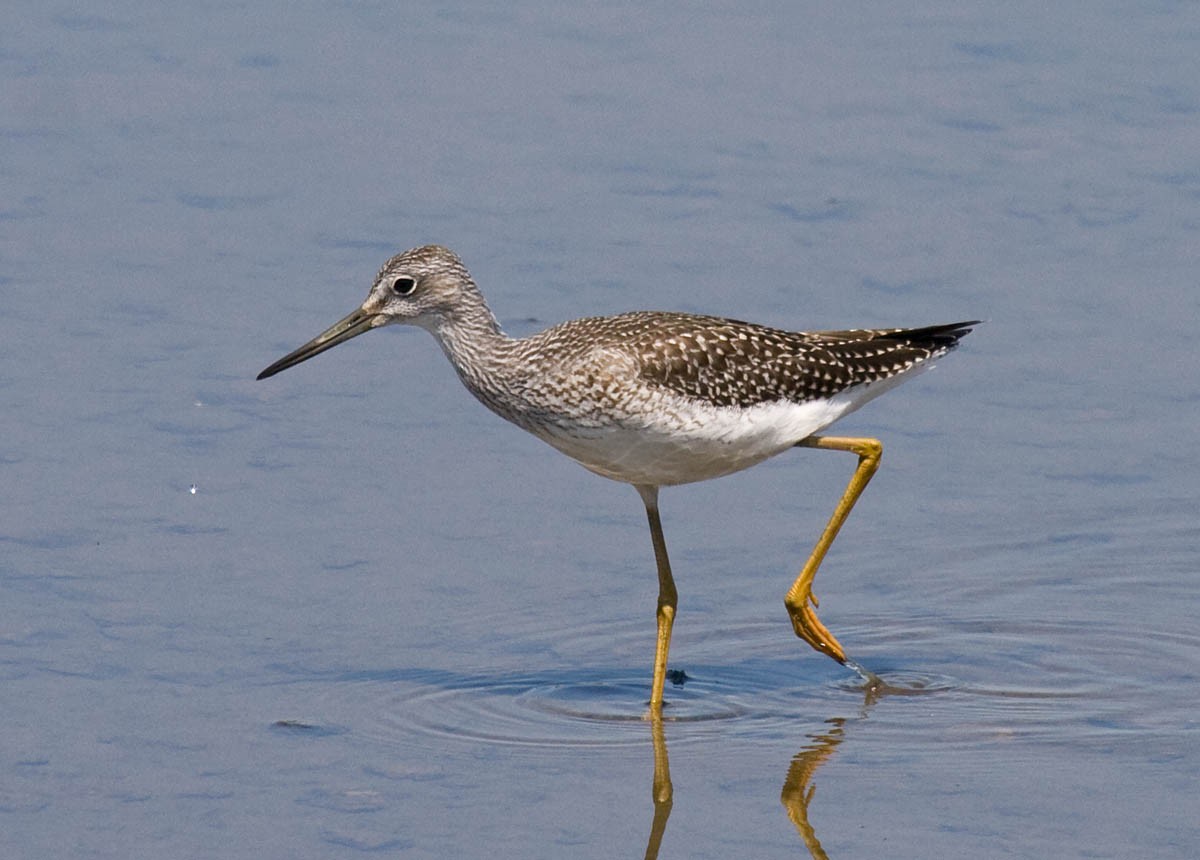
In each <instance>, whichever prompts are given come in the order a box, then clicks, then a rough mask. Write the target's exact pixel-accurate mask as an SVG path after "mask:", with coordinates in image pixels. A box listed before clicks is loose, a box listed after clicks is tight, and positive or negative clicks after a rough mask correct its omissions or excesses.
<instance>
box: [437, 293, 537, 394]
mask: <svg viewBox="0 0 1200 860" xmlns="http://www.w3.org/2000/svg"><path fill="white" fill-rule="evenodd" d="M430 330H431V332H432V333H433V336H434V337H436V338H437V341H438V343H439V344H440V345H441V347H442V351H443V352H444V353H445V354H446V357H447V358H448V359H450V363H451V364H453V365H454V369H455V370H456V371H457V372H458V375H459V377H460V378H461V379H462V381H463V383H465V384H466V386H467V387H468V388H470V389H471V391H472V392H473V393H475V394H476V395H478V394H479V392H480V391H481V390H485V389H487V388H490V387H492V385H493V384H494V382H495V379H496V378H497V377H498V376H502V375H503V373H504V368H505V367H506V365H507V364H508V362H507V361H506V359H507V357H508V355H509V352H510V350H511V347H512V345H513V344H514V343H516V341H514V340H513V339H512V338H511V337H509V336H508V335H506V334H505V333H504V332H503V330H501V328H500V323H498V322H497V321H496V317H495V315H494V314H493V313H492V311H491V309H490V308H489V307H488V306H487V302H486V301H484V298H483V295H482V294H481V293H480V292H479V291H478V290H477V289H472V290H470V291H468V293H467V294H466V295H464V296H463V299H462V301H460V302H459V304H457V305H456V306H455V307H454V309H453V311H451V312H450V313H448V314H446V315H445V316H443V317H441V318H440V319H439V320H438V321H437V322H436V323H435V324H434V325H433V326H431V327H430Z"/></svg>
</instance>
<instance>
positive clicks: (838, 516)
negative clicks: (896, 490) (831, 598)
mask: <svg viewBox="0 0 1200 860" xmlns="http://www.w3.org/2000/svg"><path fill="white" fill-rule="evenodd" d="M796 445H797V446H804V447H806V448H824V449H826V450H829V451H849V452H851V453H853V454H857V455H858V468H857V469H855V470H854V476H853V477H852V478H850V483H849V484H848V485H847V486H846V492H844V493H843V494H842V498H841V501H839V502H838V504H837V507H836V508H834V509H833V516H831V517H830V518H829V523H828V524H827V525H826V526H825V531H824V532H822V533H821V537H820V539H819V540H818V541H817V545H816V546H815V547H813V551H812V555H810V556H809V557H808V562H807V563H805V565H804V569H803V570H801V571H800V575H799V576H798V577H796V581H795V582H794V583H792V587H791V588H790V589H789V590H788V593H787V595H786V596H785V597H784V598H783V602H784V604H785V605H786V606H787V610H788V615H790V616H791V618H792V628H793V629H794V630H795V631H796V635H797V636H799V637H800V638H801V639H803V640H804V641H805V642H807V643H808V644H809V645H811V646H812V647H814V648H816V649H817V650H818V651H820V652H822V653H824V654H828V655H829V656H830V657H832V658H833V659H834V660H837V661H838V662H839V663H845V662H846V652H845V651H844V650H843V649H842V646H841V644H840V643H839V642H838V641H837V639H836V638H834V635H833V634H832V633H830V632H829V630H828V629H827V628H826V627H825V625H824V624H822V623H821V619H819V618H817V613H816V606H817V598H816V596H815V595H813V593H812V583H813V577H815V576H816V575H817V568H818V567H820V566H821V561H822V560H823V559H824V558H825V553H826V552H828V551H829V545H830V544H832V543H833V539H834V538H835V537H837V533H838V531H839V530H840V529H841V527H842V523H844V522H845V521H846V517H847V516H849V515H850V509H851V508H853V507H854V503H855V502H857V501H858V497H859V496H861V495H862V491H863V490H864V489H865V488H866V486H867V482H868V481H870V480H871V476H872V475H874V474H875V470H876V469H878V468H879V458H880V456H881V455H882V454H883V445H882V444H880V442H879V440H878V439H852V438H845V437H839V436H809V437H808V438H807V439H803V440H801V441H799V442H797V443H796Z"/></svg>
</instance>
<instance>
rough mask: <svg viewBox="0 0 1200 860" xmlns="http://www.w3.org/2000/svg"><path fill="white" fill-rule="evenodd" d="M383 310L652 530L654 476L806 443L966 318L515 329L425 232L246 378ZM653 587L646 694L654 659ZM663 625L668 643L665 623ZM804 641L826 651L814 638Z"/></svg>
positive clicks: (946, 343)
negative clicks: (507, 329)
mask: <svg viewBox="0 0 1200 860" xmlns="http://www.w3.org/2000/svg"><path fill="white" fill-rule="evenodd" d="M392 323H407V324H410V325H418V326H421V327H423V328H425V329H427V330H428V331H430V332H431V333H432V334H433V335H434V337H435V338H436V339H437V341H438V343H439V344H440V345H441V347H442V350H443V351H444V352H445V354H446V356H447V357H448V358H449V359H450V362H451V363H452V364H453V366H454V368H455V370H456V371H457V372H458V375H459V377H460V378H461V379H462V381H463V383H464V384H465V385H466V387H467V388H468V389H469V390H470V391H471V393H472V394H474V395H475V397H477V398H478V399H479V400H480V401H481V402H483V403H484V404H485V405H486V406H487V407H488V408H489V409H491V410H493V411H494V412H496V413H497V414H498V415H500V416H501V417H503V418H505V419H507V420H509V421H511V422H513V423H514V424H516V425H518V426H519V427H522V428H524V429H525V430H528V431H529V432H530V433H532V434H534V435H535V436H537V437H538V438H540V439H542V440H544V441H546V442H547V443H549V444H550V445H553V446H554V447H555V448H557V449H558V450H560V451H562V452H563V453H565V454H567V455H568V456H570V457H572V458H573V459H575V460H576V461H578V462H579V463H581V464H582V465H583V466H585V467H586V468H588V469H590V470H592V471H593V472H596V473H598V474H600V475H604V476H605V477H608V478H612V479H614V480H618V481H624V482H626V483H629V484H633V485H634V486H636V487H638V489H639V491H641V493H642V497H643V500H645V501H646V506H647V512H648V513H649V514H650V515H651V531H652V533H653V532H654V531H655V529H656V527H657V526H656V520H657V488H658V487H660V486H667V485H673V484H683V483H688V482H692V481H702V480H706V479H708V478H715V477H719V476H721V475H727V474H730V473H732V472H736V471H738V470H740V469H744V468H747V467H749V466H752V465H754V464H755V463H758V462H761V461H762V460H764V459H766V458H768V457H771V456H773V455H775V454H778V453H780V452H782V451H784V450H786V449H788V448H791V447H793V446H795V445H797V444H802V443H803V444H807V442H805V440H810V439H811V438H812V437H813V434H815V433H817V432H818V431H819V430H821V429H822V428H824V427H827V426H828V425H830V424H832V423H833V422H834V421H836V420H837V419H838V418H840V417H842V416H843V415H845V414H846V413H848V412H851V411H853V410H854V409H857V408H858V407H860V406H861V405H862V404H864V403H866V402H867V401H869V400H871V399H873V398H875V397H877V396H878V395H879V394H882V393H883V392H884V391H887V390H889V389H890V388H892V387H894V386H895V385H896V384H898V383H899V382H901V381H903V380H904V379H908V378H910V377H912V376H913V375H915V374H916V373H918V372H920V371H921V370H923V369H925V368H926V367H928V366H929V363H930V362H931V360H933V359H935V358H938V357H939V356H941V355H944V354H945V353H947V352H949V351H950V350H951V349H953V348H954V347H955V346H956V345H957V343H958V341H959V340H960V339H961V338H962V337H963V336H964V335H966V334H967V333H969V332H970V331H971V326H972V325H974V324H975V323H974V322H963V323H953V324H950V325H938V326H928V327H924V328H914V329H899V328H896V329H880V330H848V331H821V332H789V331H782V330H780V329H774V328H769V327H766V326H761V325H756V324H753V323H746V322H740V321H738V320H730V319H723V318H719V317H709V316H701V315H695V314H683V313H668V312H649V311H642V312H635V313H626V314H620V315H617V316H609V317H588V318H583V319H576V320H571V321H570V322H565V323H562V324H560V325H556V326H553V327H552V328H549V329H546V330H545V331H542V332H539V333H537V334H534V335H531V336H529V337H525V338H517V339H514V338H510V337H508V336H507V335H505V334H504V333H503V332H502V331H501V330H500V327H499V325H498V324H497V322H496V318H495V317H494V316H493V314H492V312H491V311H490V310H489V309H488V306H487V303H486V302H485V301H484V298H483V295H482V293H480V291H479V289H478V287H476V285H475V283H474V281H473V280H472V279H471V276H470V274H469V273H468V272H467V270H466V268H465V267H464V266H463V264H462V262H461V261H460V260H459V259H458V257H456V256H455V255H454V253H453V252H451V251H450V250H448V249H446V248H443V247H440V246H436V245H430V246H425V247H422V248H415V249H413V250H411V251H406V252H404V253H402V254H398V255H396V256H395V257H393V258H392V259H390V260H389V261H388V262H387V263H386V264H385V265H384V266H383V268H382V269H381V270H380V272H379V274H378V275H377V276H376V279H375V283H374V285H373V286H372V288H371V292H370V294H369V295H368V297H367V299H366V301H365V302H364V303H363V305H362V307H361V308H359V309H358V310H356V311H355V312H353V313H352V314H350V315H349V316H347V317H346V318H344V319H343V320H341V321H340V322H338V323H336V324H335V325H334V326H332V327H330V328H329V329H328V330H327V331H325V332H324V333H322V334H321V335H319V336H317V337H316V338H314V339H313V340H312V341H310V342H309V343H307V344H305V345H304V346H302V347H300V348H299V349H298V350H296V351H294V352H292V353H291V354H289V355H287V356H285V357H284V358H282V359H280V360H279V361H277V362H276V363H275V364H273V365H271V366H270V367H268V368H267V369H266V370H264V371H263V372H262V373H261V374H260V375H259V379H263V378H265V377H268V376H272V375H274V374H275V373H278V372H279V371H280V370H283V369H285V368H287V367H290V366H292V365H294V364H297V363H299V362H301V361H304V360H306V359H308V358H311V357H312V356H314V355H317V354H318V353H320V352H323V351H324V350H326V349H329V348H330V347H332V346H334V345H336V344H338V343H341V342H342V341H345V340H348V339H349V338H351V337H354V336H356V335H358V334H361V333H363V332H365V331H369V330H370V329H372V328H378V327H380V326H384V325H388V324H392ZM850 441H856V440H850ZM868 441H870V440H868ZM875 444H877V443H875ZM826 447H829V446H826ZM841 449H842V450H850V449H849V448H841ZM854 450H858V449H854ZM876 459H877V457H876ZM873 469H874V467H873V466H872V468H871V471H872V472H873ZM869 477H870V476H869V474H868V475H867V476H866V478H864V479H862V480H861V483H862V484H863V485H865V482H866V479H869ZM860 491H861V487H859V490H858V491H856V494H855V496H854V498H857V492H860ZM849 504H853V499H851V500H850V502H849ZM847 512H848V505H847ZM842 517H843V518H844V514H843V515H842ZM838 525H840V521H839V523H838ZM834 533H836V528H835V529H834ZM659 538H661V534H658V535H657V536H656V544H655V551H656V556H657V557H658V560H659V576H660V584H664V587H665V584H666V583H670V589H669V590H670V591H671V592H672V594H673V589H674V585H673V582H670V571H669V566H668V565H667V563H666V549H665V544H662V545H661V547H660V546H659V542H658V539H659ZM830 540H832V537H831V538H830ZM822 555H823V551H822ZM818 562H819V559H818ZM813 568H814V572H815V565H814V566H813ZM810 578H811V575H810ZM664 593H665V592H664ZM662 599H663V598H661V597H660V631H659V635H660V654H659V656H660V658H661V660H660V661H657V662H656V686H657V687H658V688H659V689H658V692H657V694H656V695H657V696H658V701H659V702H661V686H662V681H661V672H662V671H665V659H666V649H665V645H664V644H663V638H664V634H663V621H662V618H661V608H662V605H663V604H662ZM807 599H808V595H807V593H806V594H805V601H807ZM671 615H672V617H673V604H672V612H671ZM813 619H815V615H814V616H813ZM793 620H794V621H795V620H796V616H795V614H793ZM666 627H667V631H666V638H667V639H668V640H669V627H670V624H669V621H668V622H667V624H666ZM822 630H823V628H822ZM798 632H800V630H799V628H798ZM826 632H827V631H826ZM801 635H805V634H804V633H801ZM805 638H806V639H808V640H809V641H810V642H813V641H814V639H813V638H811V637H809V636H807V635H805ZM818 638H819V637H818ZM828 638H829V639H832V637H831V636H829V637H828ZM834 644H835V645H836V642H834ZM814 647H821V648H822V649H823V650H827V651H829V652H830V653H833V654H834V656H835V657H838V654H837V653H834V652H833V651H832V650H831V649H829V648H825V647H824V645H817V644H816V643H814ZM838 659H843V660H844V655H843V656H841V657H838ZM658 662H661V663H662V664H663V665H662V666H659V665H658ZM651 701H652V702H654V701H655V698H654V695H652V699H651Z"/></svg>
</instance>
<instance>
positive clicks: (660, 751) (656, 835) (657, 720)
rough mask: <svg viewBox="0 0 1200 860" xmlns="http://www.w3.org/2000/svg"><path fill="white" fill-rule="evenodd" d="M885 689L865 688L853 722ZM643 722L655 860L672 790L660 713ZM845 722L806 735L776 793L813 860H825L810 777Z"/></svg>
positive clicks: (651, 858)
mask: <svg viewBox="0 0 1200 860" xmlns="http://www.w3.org/2000/svg"><path fill="white" fill-rule="evenodd" d="M888 689H889V688H887V687H886V686H882V687H868V688H867V689H866V691H865V697H864V699H863V706H862V709H861V710H860V712H859V714H858V717H857V719H858V720H863V719H866V716H867V712H868V711H869V710H870V708H871V706H872V705H874V704H875V702H876V701H877V700H878V699H879V698H880V696H881V694H885V693H886V692H887V691H888ZM646 719H647V721H648V722H649V723H650V740H651V743H652V744H653V746H654V780H653V783H652V786H651V799H652V800H653V802H654V817H653V819H652V821H651V824H650V838H649V840H647V843H646V860H655V858H657V857H658V849H659V846H661V845H662V838H663V833H664V832H665V831H666V829H667V819H668V818H669V817H670V815H671V807H672V805H673V804H674V789H673V787H672V785H671V765H670V762H669V761H668V760H667V738H666V732H665V731H664V728H663V718H662V711H660V710H652V711H651V712H650V714H649V715H647V717H646ZM849 721H850V720H849V719H848V718H846V717H832V718H830V719H828V720H826V721H825V722H826V724H827V725H828V726H829V728H828V729H826V730H825V731H822V732H819V733H817V734H813V735H809V739H810V740H811V743H809V744H807V745H805V746H804V747H803V748H802V749H801V750H800V752H798V753H796V755H795V756H794V757H793V758H792V761H791V765H790V766H789V767H788V772H787V777H786V779H784V781H783V790H782V791H781V792H780V798H779V799H780V802H782V803H783V808H784V809H785V810H787V816H788V818H789V819H790V820H791V822H792V824H793V825H795V827H796V832H797V833H799V834H800V839H801V840H803V842H804V847H805V848H807V849H808V853H809V854H810V855H812V858H813V860H828V855H827V854H826V853H825V849H823V848H822V847H821V841H820V840H819V839H818V838H817V833H816V830H815V829H814V828H813V826H812V824H811V823H810V822H809V820H808V805H809V803H811V802H812V799H813V795H814V793H815V792H816V784H815V783H814V782H813V777H814V776H815V775H816V772H817V770H818V769H819V768H820V767H821V765H823V764H824V763H825V762H826V761H828V760H829V758H830V757H832V756H833V752H834V750H836V749H837V748H838V745H839V744H841V742H842V741H843V740H844V739H845V727H846V723H847V722H849Z"/></svg>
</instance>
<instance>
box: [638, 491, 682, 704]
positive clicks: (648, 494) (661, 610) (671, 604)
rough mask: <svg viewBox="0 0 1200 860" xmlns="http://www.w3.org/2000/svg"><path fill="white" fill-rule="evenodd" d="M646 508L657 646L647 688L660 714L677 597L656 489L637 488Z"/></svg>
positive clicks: (651, 701)
mask: <svg viewBox="0 0 1200 860" xmlns="http://www.w3.org/2000/svg"><path fill="white" fill-rule="evenodd" d="M637 491H638V493H639V494H641V497H642V502H643V503H645V505H646V519H647V520H649V522H650V539H651V540H652V541H653V542H654V561H655V563H657V565H658V611H657V617H658V643H657V645H656V646H655V649H654V679H653V681H652V682H651V687H650V708H651V710H655V711H657V710H660V709H661V708H662V701H663V684H664V683H665V682H666V679H667V652H668V651H670V650H671V627H672V625H674V623H675V605H676V603H678V601H679V594H678V592H676V591H675V580H674V579H673V578H672V577H671V562H670V561H668V560H667V542H666V539H665V538H663V530H662V520H661V519H659V516H658V487H646V486H638V488H637Z"/></svg>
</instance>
